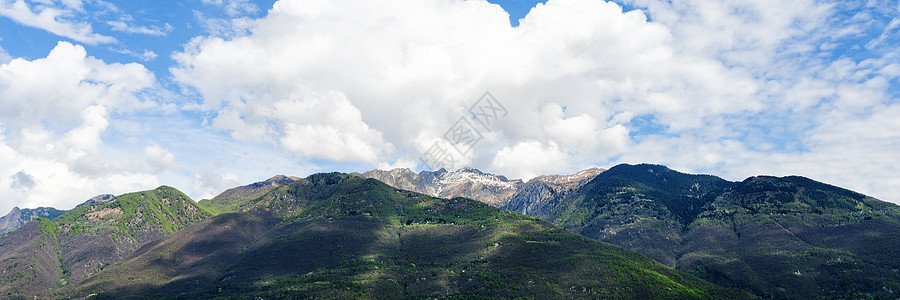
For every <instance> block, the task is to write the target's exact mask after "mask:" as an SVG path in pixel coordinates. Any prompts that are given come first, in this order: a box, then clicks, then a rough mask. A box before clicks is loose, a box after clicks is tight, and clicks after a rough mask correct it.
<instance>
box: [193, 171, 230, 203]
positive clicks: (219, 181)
mask: <svg viewBox="0 0 900 300" xmlns="http://www.w3.org/2000/svg"><path fill="white" fill-rule="evenodd" d="M219 168H221V166H220V165H219V164H218V163H210V164H208V165H207V166H206V167H204V168H203V169H201V170H200V171H199V172H196V173H194V174H193V175H192V176H191V189H192V190H193V191H194V194H196V195H198V196H197V199H212V198H213V197H215V196H216V195H218V194H219V193H221V192H224V191H225V190H226V189H230V188H233V187H236V186H238V185H240V182H239V181H238V180H240V178H241V177H240V175H238V174H235V173H225V174H219V173H217V172H216V170H218V169H219Z"/></svg>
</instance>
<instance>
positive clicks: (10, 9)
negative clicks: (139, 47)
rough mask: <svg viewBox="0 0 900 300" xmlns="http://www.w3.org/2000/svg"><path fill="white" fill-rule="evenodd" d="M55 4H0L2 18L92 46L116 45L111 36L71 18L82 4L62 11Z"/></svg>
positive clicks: (69, 4) (65, 6)
mask: <svg viewBox="0 0 900 300" xmlns="http://www.w3.org/2000/svg"><path fill="white" fill-rule="evenodd" d="M29 2H31V3H30V4H29ZM53 4H55V3H53V2H47V1H25V0H13V1H3V2H2V3H0V16H5V17H7V18H10V19H12V20H13V21H15V22H16V23H19V24H22V25H25V26H30V27H35V28H39V29H42V30H46V31H49V32H50V33H53V34H55V35H58V36H62V37H67V38H70V39H73V40H75V41H78V42H82V43H85V44H89V45H97V44H108V43H115V42H116V39H115V38H113V37H111V36H105V35H102V34H98V33H95V32H94V31H93V28H92V27H91V24H90V23H87V22H80V21H75V20H72V19H70V18H69V17H71V16H72V15H73V14H74V13H76V12H77V11H79V10H80V9H81V1H63V2H62V4H63V6H62V7H57V6H53Z"/></svg>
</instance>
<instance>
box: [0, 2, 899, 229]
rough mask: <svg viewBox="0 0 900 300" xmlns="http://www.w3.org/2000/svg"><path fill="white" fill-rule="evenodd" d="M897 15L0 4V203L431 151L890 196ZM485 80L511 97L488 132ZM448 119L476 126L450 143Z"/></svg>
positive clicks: (640, 8)
mask: <svg viewBox="0 0 900 300" xmlns="http://www.w3.org/2000/svg"><path fill="white" fill-rule="evenodd" d="M898 16H900V4H898V2H897V1H877V0H872V1H839V2H835V1H816V0H796V1H786V2H785V1H771V0H741V1H730V2H727V3H718V2H715V1H713V2H711V1H703V0H686V1H678V2H670V1H664V0H625V1H613V2H606V1H596V0H550V1H490V2H486V1H476V0H472V1H463V0H388V1H378V2H373V1H352V0H330V1H324V0H291V1H274V0H271V1H249V0H197V1H102V0H11V1H10V0H0V108H2V109H0V211H6V210H9V209H11V208H12V207H13V206H20V207H37V206H55V207H58V208H64V209H65V208H71V207H72V206H74V205H76V204H78V203H80V202H82V201H84V200H86V199H87V198H89V197H91V196H93V195H96V194H100V193H113V194H118V193H123V192H129V191H135V190H141V189H149V188H153V187H155V186H158V185H161V184H166V185H171V186H174V187H176V188H179V189H181V190H183V191H185V192H187V193H188V194H189V195H190V196H191V197H194V198H197V199H200V198H206V197H211V196H214V195H215V194H217V193H218V192H221V191H222V190H224V189H226V188H229V187H233V186H236V185H240V184H246V183H250V182H253V181H257V180H261V179H265V178H268V177H270V176H272V175H276V174H287V175H297V176H305V175H308V174H311V173H315V172H323V171H343V172H352V171H365V170H369V169H372V168H393V167H408V168H413V169H417V170H423V169H426V168H428V166H427V165H428V164H427V163H423V162H429V160H430V161H431V162H442V163H444V165H445V166H446V167H448V168H459V167H463V166H472V167H476V168H479V169H482V170H485V171H489V172H493V173H498V174H503V175H506V176H507V177H512V178H524V179H528V178H531V177H533V176H536V175H538V174H546V173H570V172H575V171H578V170H581V169H585V168H589V167H594V166H599V167H611V166H613V165H615V164H618V163H624V162H627V163H640V162H649V163H659V164H665V165H668V166H670V167H672V168H675V169H677V170H680V171H685V172H700V173H711V174H716V175H719V176H722V177H725V178H726V179H730V180H741V179H743V178H745V177H747V176H752V175H757V174H768V175H792V174H797V175H803V176H807V177H810V178H813V179H817V180H821V181H824V182H827V183H831V184H835V185H839V186H843V187H847V188H851V189H854V190H857V191H860V192H863V193H866V194H869V195H872V196H875V197H878V198H880V199H882V200H886V201H892V202H900V198H898V197H897V196H896V195H897V194H900V176H898V175H897V174H900V155H898V154H897V150H896V149H900V118H898V117H896V116H897V115H898V114H900V103H898V102H900V101H898V98H900V83H898V77H900V50H898V49H900V47H898V46H900V17H898ZM520 21H521V22H520ZM485 92H490V95H492V96H493V97H494V99H495V101H496V103H498V104H499V105H501V106H502V107H503V108H504V110H503V114H501V115H497V116H495V118H494V119H491V123H490V125H487V126H485V125H482V124H481V123H478V122H476V121H478V118H479V116H478V115H473V112H474V111H476V110H474V107H478V105H480V104H484V103H486V102H479V101H480V100H481V99H482V97H483V95H485ZM482 117H484V116H482ZM461 119H462V120H469V121H471V122H470V123H471V126H472V129H475V130H476V132H477V135H472V136H468V138H471V139H454V137H456V138H460V137H464V136H460V135H456V136H454V135H453V134H452V133H453V132H454V131H453V129H454V128H455V126H454V125H456V124H466V123H465V122H461V123H460V120H461ZM448 137H449V138H448ZM476 138H477V139H476ZM466 141H468V142H466ZM461 142H462V143H463V144H460V143H461ZM466 143H467V144H466ZM452 146H457V147H456V148H454V147H452ZM460 146H465V147H460ZM435 149H437V150H440V149H443V150H446V151H444V152H440V151H438V152H435V151H433V150H435ZM456 149H463V150H464V151H457V150H456ZM437 153H441V154H443V155H444V156H441V158H442V159H437V158H438V156H436V154H437ZM448 158H452V159H449V160H448Z"/></svg>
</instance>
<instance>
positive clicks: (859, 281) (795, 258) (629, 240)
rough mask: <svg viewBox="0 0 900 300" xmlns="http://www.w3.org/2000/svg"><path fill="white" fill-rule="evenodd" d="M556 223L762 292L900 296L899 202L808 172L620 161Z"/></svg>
mask: <svg viewBox="0 0 900 300" xmlns="http://www.w3.org/2000/svg"><path fill="white" fill-rule="evenodd" d="M560 202H561V204H560V205H559V206H558V207H556V209H555V210H554V211H553V213H552V214H551V216H550V217H549V218H547V220H549V221H550V222H552V223H554V224H557V225H559V226H561V227H564V228H566V229H569V230H571V231H573V232H576V233H579V234H582V235H584V236H587V237H591V238H594V239H597V240H600V241H604V242H609V243H612V244H615V245H619V246H622V247H625V248H628V249H631V250H635V251H637V252H640V253H643V254H645V255H648V256H650V257H653V258H654V259H656V260H658V261H660V262H663V263H664V264H666V265H668V266H671V267H674V268H676V269H678V270H682V271H686V272H689V273H691V274H693V275H696V276H698V277H701V278H704V279H706V280H709V281H711V282H714V283H717V284H719V285H722V286H725V287H734V288H743V289H747V290H751V291H753V292H754V293H756V294H757V295H759V296H762V297H775V298H794V299H805V298H810V297H825V298H847V297H849V298H857V297H862V298H866V297H878V298H882V297H883V298H897V297H898V296H900V273H898V271H897V270H898V269H900V259H898V258H900V207H898V206H896V205H893V204H890V203H886V202H882V201H879V200H876V199H873V198H870V197H867V196H865V195H862V194H859V193H856V192H852V191H849V190H846V189H842V188H838V187H835V186H831V185H828V184H824V183H821V182H817V181H814V180H811V179H808V178H804V177H798V176H790V177H783V178H779V177H770V176H760V177H751V178H748V179H747V180H744V181H743V182H729V181H725V180H723V179H721V178H718V177H714V176H708V175H691V174H683V173H679V172H676V171H673V170H670V169H668V168H666V167H663V166H657V165H619V166H616V167H613V168H611V169H610V170H608V171H606V172H604V173H601V174H600V175H598V176H597V177H596V178H594V179H593V180H592V181H591V182H589V183H587V184H585V185H584V186H583V187H582V188H581V189H580V190H578V191H576V192H575V193H573V194H572V195H570V196H569V197H567V198H566V199H563V200H561V201H560Z"/></svg>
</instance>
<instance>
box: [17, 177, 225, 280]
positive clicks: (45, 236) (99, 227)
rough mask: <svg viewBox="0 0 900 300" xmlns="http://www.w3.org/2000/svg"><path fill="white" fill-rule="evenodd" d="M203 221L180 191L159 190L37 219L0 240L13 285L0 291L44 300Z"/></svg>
mask: <svg viewBox="0 0 900 300" xmlns="http://www.w3.org/2000/svg"><path fill="white" fill-rule="evenodd" d="M208 217H209V213H207V212H206V211H204V210H203V209H201V208H199V207H198V206H197V204H196V203H194V202H193V200H191V199H190V198H188V196H186V195H185V194H183V193H182V192H180V191H178V190H177V189H174V188H172V187H167V186H161V187H159V188H156V189H154V190H149V191H142V192H135V193H128V194H124V195H121V196H119V197H116V198H115V199H111V200H109V201H105V202H95V203H89V204H86V205H81V206H78V207H76V208H74V209H72V210H70V211H68V212H66V213H64V214H62V215H60V216H58V217H56V218H55V219H53V220H50V219H46V218H39V219H37V220H34V221H31V222H29V223H27V224H26V226H25V227H22V228H20V230H16V231H13V232H12V233H10V234H9V235H6V236H2V237H0V252H2V253H0V257H5V258H0V268H2V269H3V271H5V272H4V273H5V274H7V275H8V276H7V277H8V278H9V279H10V280H13V281H15V282H18V283H12V282H13V281H9V282H4V284H2V287H3V288H2V289H0V291H5V294H8V296H15V297H25V296H27V298H31V297H46V296H47V295H48V294H49V293H51V292H53V291H56V290H58V289H61V288H65V287H67V286H70V285H75V284H78V283H80V282H82V281H84V280H86V279H88V278H90V277H91V276H93V275H94V274H96V273H97V272H100V271H102V270H104V269H106V268H108V267H110V266H113V265H115V264H117V263H119V262H120V261H122V260H124V259H126V258H127V257H130V256H131V255H133V254H134V253H135V251H137V250H138V249H140V248H141V247H143V246H145V245H147V244H149V243H152V242H155V241H158V240H160V239H163V238H165V237H166V236H168V235H171V234H173V233H175V232H177V231H179V230H181V229H183V228H185V227H186V226H188V225H190V224H192V223H195V222H197V221H200V220H203V219H206V218H208ZM32 244H33V245H34V247H31V246H30V245H32ZM31 248H35V249H31ZM0 277H3V276H0ZM7 283H8V284H7Z"/></svg>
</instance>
